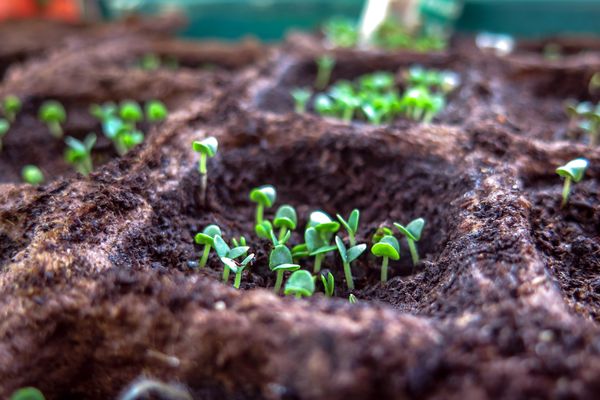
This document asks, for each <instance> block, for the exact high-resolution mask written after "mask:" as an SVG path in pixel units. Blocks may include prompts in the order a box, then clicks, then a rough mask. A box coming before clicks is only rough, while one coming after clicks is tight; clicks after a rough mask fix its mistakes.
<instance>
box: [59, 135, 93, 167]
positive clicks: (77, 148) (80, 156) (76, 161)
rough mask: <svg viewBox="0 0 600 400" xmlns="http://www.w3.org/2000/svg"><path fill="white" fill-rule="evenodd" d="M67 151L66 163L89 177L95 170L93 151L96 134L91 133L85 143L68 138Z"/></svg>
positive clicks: (84, 140) (66, 141)
mask: <svg viewBox="0 0 600 400" xmlns="http://www.w3.org/2000/svg"><path fill="white" fill-rule="evenodd" d="M65 143H66V144H67V149H66V150H65V161H66V162H68V163H69V164H71V165H73V166H74V167H75V170H76V171H77V172H79V173H80V174H82V175H85V176H87V175H89V174H90V173H91V172H92V171H93V170H94V166H93V164H92V149H93V148H94V145H95V144H96V134H95V133H89V134H88V135H87V136H86V137H85V139H83V142H82V141H81V140H78V139H75V138H74V137H71V136H68V137H67V138H66V139H65Z"/></svg>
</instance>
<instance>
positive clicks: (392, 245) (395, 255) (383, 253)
mask: <svg viewBox="0 0 600 400" xmlns="http://www.w3.org/2000/svg"><path fill="white" fill-rule="evenodd" d="M371 253H373V254H374V255H375V256H377V257H383V260H382V262H381V282H387V280H388V260H389V259H390V258H391V259H392V260H394V261H396V260H399V259H400V245H399V244H398V240H397V239H396V238H395V237H393V236H389V235H387V236H384V237H383V238H381V240H380V241H379V242H378V243H375V244H374V245H373V247H371Z"/></svg>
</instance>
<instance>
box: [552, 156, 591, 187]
mask: <svg viewBox="0 0 600 400" xmlns="http://www.w3.org/2000/svg"><path fill="white" fill-rule="evenodd" d="M588 165H589V161H588V160H586V159H585V158H577V159H575V160H571V161H569V162H568V163H566V164H565V165H563V166H561V167H558V168H557V169H556V173H557V174H558V175H560V176H562V177H564V178H567V177H568V178H571V179H572V180H573V181H574V182H580V181H581V180H582V179H583V175H584V174H585V170H586V169H587V167H588Z"/></svg>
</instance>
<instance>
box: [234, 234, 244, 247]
mask: <svg viewBox="0 0 600 400" xmlns="http://www.w3.org/2000/svg"><path fill="white" fill-rule="evenodd" d="M231 243H232V244H233V246H234V247H238V246H245V245H246V238H245V237H244V236H240V240H237V239H236V238H231Z"/></svg>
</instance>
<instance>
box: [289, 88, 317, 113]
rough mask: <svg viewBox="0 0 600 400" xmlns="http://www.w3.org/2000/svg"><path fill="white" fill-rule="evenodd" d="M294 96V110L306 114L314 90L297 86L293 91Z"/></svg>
mask: <svg viewBox="0 0 600 400" xmlns="http://www.w3.org/2000/svg"><path fill="white" fill-rule="evenodd" d="M291 94H292V97H293V98H294V104H295V105H294V110H295V111H296V112H297V113H298V114H304V113H305V112H306V104H307V103H308V100H310V96H312V92H311V91H310V90H309V89H306V88H296V89H294V90H292V91H291Z"/></svg>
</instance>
